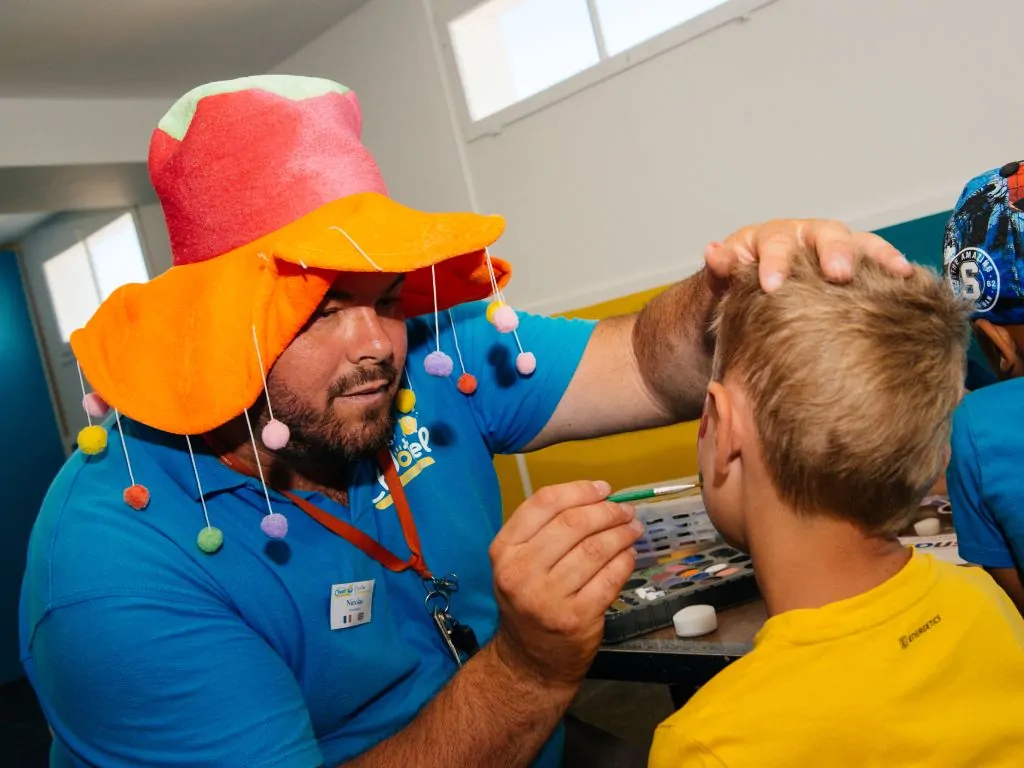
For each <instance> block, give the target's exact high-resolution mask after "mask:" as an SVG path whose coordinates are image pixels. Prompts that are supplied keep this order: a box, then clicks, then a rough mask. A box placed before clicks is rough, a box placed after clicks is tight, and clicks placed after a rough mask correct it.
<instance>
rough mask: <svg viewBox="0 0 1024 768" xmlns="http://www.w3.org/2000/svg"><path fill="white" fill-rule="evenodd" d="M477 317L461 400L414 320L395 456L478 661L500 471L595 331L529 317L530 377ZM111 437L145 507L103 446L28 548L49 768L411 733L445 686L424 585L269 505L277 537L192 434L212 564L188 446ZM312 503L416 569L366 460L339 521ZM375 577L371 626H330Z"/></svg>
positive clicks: (27, 614) (323, 747) (551, 756)
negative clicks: (213, 537) (497, 465)
mask: <svg viewBox="0 0 1024 768" xmlns="http://www.w3.org/2000/svg"><path fill="white" fill-rule="evenodd" d="M483 314H484V306H483V305H482V304H472V305H467V306H464V307H460V308H458V309H456V310H454V311H453V315H454V317H455V323H456V326H457V328H458V342H459V345H460V348H461V351H462V356H463V359H464V360H465V362H466V367H467V369H468V370H469V371H470V372H471V373H473V374H475V375H476V377H477V379H478V381H479V390H478V391H477V393H476V394H475V395H473V396H472V397H466V396H465V395H462V394H461V393H459V392H458V391H457V390H456V388H455V379H456V376H457V373H458V371H459V363H458V358H457V356H456V354H455V340H454V339H453V337H452V331H451V324H450V323H444V324H442V332H441V347H442V349H444V350H446V351H448V353H449V354H450V355H451V356H452V358H453V359H454V360H455V365H456V374H455V375H453V376H452V377H451V378H450V379H437V378H434V377H431V376H428V375H427V374H426V373H425V371H424V368H423V360H424V357H425V356H426V354H428V353H429V352H430V351H432V350H433V349H434V344H435V340H434V336H433V330H434V329H433V318H432V317H431V318H429V319H421V318H418V319H414V320H410V321H409V323H408V331H409V348H410V351H409V362H408V365H407V369H408V373H409V376H410V379H411V385H412V389H413V391H414V392H415V394H416V406H415V408H414V410H413V411H412V412H411V413H409V414H407V415H406V416H405V417H404V418H403V419H402V420H400V421H399V423H398V424H397V425H396V429H395V436H394V442H393V444H392V446H391V449H392V454H393V455H394V457H395V460H396V461H397V463H398V465H399V467H400V473H401V475H402V479H403V482H404V483H405V489H406V494H407V496H408V499H409V504H410V507H411V509H412V512H413V516H414V518H415V521H416V525H417V528H418V530H419V534H420V538H421V543H422V549H423V554H424V556H425V558H426V561H427V564H428V566H429V568H430V569H431V570H432V571H433V573H434V574H435V575H444V574H448V573H456V574H458V576H459V580H460V587H459V590H458V592H457V593H456V594H455V595H454V596H453V599H452V613H453V615H455V616H456V618H458V620H459V621H460V622H462V623H465V624H469V625H470V626H471V627H472V628H473V629H474V630H475V631H476V634H477V636H478V638H479V640H480V642H481V644H483V643H486V642H487V641H488V640H489V639H490V638H491V637H492V635H493V633H494V631H495V629H496V625H497V608H496V605H495V600H494V595H493V586H492V578H491V567H490V561H489V558H488V545H489V543H490V541H491V540H492V538H493V537H494V535H495V533H496V532H497V531H498V529H499V527H500V526H501V522H502V509H501V497H500V494H499V488H498V482H497V478H496V476H495V473H494V468H493V464H492V458H493V455H494V454H495V453H514V452H516V451H519V450H520V449H521V448H523V446H525V445H526V444H527V443H529V442H530V440H532V439H533V438H534V437H535V436H536V435H537V434H538V433H539V432H540V430H541V429H542V428H543V427H544V425H545V424H546V423H547V422H548V420H549V418H550V417H551V415H552V413H553V412H554V410H555V407H556V406H557V404H558V402H559V400H560V399H561V396H562V394H563V393H564V391H565V389H566V387H567V386H568V384H569V381H570V379H571V378H572V376H573V374H574V372H575V370H576V368H577V365H578V363H579V361H580V358H581V356H582V354H583V350H584V347H585V346H586V344H587V342H588V340H589V338H590V334H591V331H592V328H593V324H592V323H590V322H584V321H569V320H553V319H550V318H541V317H531V316H527V315H524V314H521V315H520V318H521V325H520V328H519V335H520V338H521V340H522V342H523V345H524V346H525V347H526V348H527V349H529V350H531V351H533V352H535V353H536V355H537V359H538V366H537V371H536V373H535V374H534V375H533V376H532V377H530V378H522V377H520V376H519V375H518V373H517V372H516V370H515V356H516V353H517V352H518V350H517V349H516V347H515V342H514V340H513V339H512V337H511V336H506V335H501V334H499V333H498V332H497V331H496V330H495V329H494V327H493V326H491V325H490V324H489V323H487V322H486V320H485V319H484V317H483ZM442 317H446V316H444V315H442ZM122 423H123V424H124V433H125V440H126V441H127V446H128V454H129V456H130V458H131V461H132V468H133V470H134V472H135V477H136V479H137V481H138V482H139V483H142V484H144V485H146V486H147V487H148V488H149V490H150V492H151V498H152V500H151V502H150V505H149V507H148V508H147V509H146V510H145V511H143V512H135V511H133V510H132V509H130V508H128V507H127V506H126V505H125V504H124V503H123V502H122V500H121V493H122V491H123V489H124V488H125V487H126V486H127V485H128V474H127V468H126V465H125V457H124V454H123V452H122V449H121V443H120V439H119V438H118V436H117V432H116V431H111V435H110V445H109V448H108V450H107V451H106V452H105V453H104V454H103V455H101V456H97V457H87V456H84V455H82V454H80V453H78V454H75V455H74V456H73V457H72V458H71V459H70V460H69V461H68V463H67V464H66V465H65V467H64V468H63V470H62V471H61V472H60V474H59V475H58V477H57V479H56V480H55V481H54V483H53V485H52V487H51V489H50V492H49V494H48V495H47V497H46V499H45V501H44V503H43V507H42V510H41V511H40V514H39V518H38V520H37V521H36V524H35V528H34V530H33V533H32V538H31V542H30V545H29V554H28V566H27V570H26V574H25V580H24V584H23V589H22V602H21V622H20V625H21V626H20V630H21V631H20V634H21V653H22V660H23V663H24V666H25V669H26V671H27V673H28V676H29V679H30V680H31V682H32V685H33V687H34V688H35V690H36V692H37V694H38V696H39V699H40V703H41V705H42V708H43V710H44V712H45V715H46V717H47V719H48V720H49V722H50V725H51V727H52V728H53V730H54V731H55V733H56V740H55V743H54V746H53V753H52V761H51V765H53V766H58V768H64V767H65V766H103V768H114V767H115V766H116V767H118V768H120V767H121V766H124V767H125V768H128V767H129V766H130V767H131V768H138V766H143V765H144V766H155V767H159V766H189V768H197V767H198V766H233V765H237V766H246V768H258V767H259V766H267V767H268V768H269V767H271V766H272V767H273V768H281V767H282V766H294V767H295V768H305V767H306V766H308V767H309V768H313V767H314V766H320V765H327V766H334V765H337V764H339V763H342V762H344V761H346V760H348V759H350V758H352V757H354V756H356V755H358V754H360V753H362V752H364V751H366V750H367V749H369V748H370V747H372V746H373V745H375V744H377V743H378V742H380V741H382V740H384V739H386V738H388V737H389V736H391V735H393V734H394V733H396V732H398V731H399V730H401V729H402V728H403V727H404V726H405V725H406V724H407V723H409V722H410V721H411V720H412V719H413V718H414V717H415V715H416V713H417V712H418V711H419V710H420V709H421V708H422V707H423V706H424V705H425V704H426V703H427V702H429V701H430V699H431V698H432V697H433V696H434V695H435V694H437V693H438V691H439V690H440V689H441V688H442V687H443V686H444V685H445V683H446V682H447V681H448V680H449V679H450V678H451V677H452V676H453V675H454V674H455V672H456V666H455V662H454V661H453V660H452V658H451V656H450V655H449V653H448V651H447V650H446V649H445V647H444V645H443V642H442V640H441V638H440V636H439V634H438V632H437V629H436V627H435V626H434V624H433V622H432V620H431V618H430V617H429V616H428V614H427V612H426V610H425V609H424V605H423V600H424V596H425V591H424V586H423V583H422V581H421V580H420V579H419V577H417V576H416V575H415V574H414V573H412V572H411V571H408V572H405V573H397V574H396V573H392V572H391V571H389V570H387V569H385V568H383V567H382V566H381V565H379V564H378V563H377V562H375V561H374V560H372V559H370V558H369V557H367V556H366V555H364V554H363V553H362V552H360V551H359V550H358V549H356V548H355V547H353V546H352V545H350V544H349V543H348V542H346V541H344V540H343V539H341V538H339V537H338V536H336V535H334V534H332V533H330V532H328V531H327V530H326V529H324V528H323V527H322V526H321V525H320V524H318V523H316V522H315V521H314V520H312V519H311V518H309V517H307V516H306V515H305V514H304V513H303V512H302V511H300V510H299V509H298V508H296V507H295V506H293V505H291V504H290V503H289V502H288V501H287V500H286V499H285V498H284V497H283V496H281V495H279V494H277V493H272V496H271V499H272V502H273V505H274V508H275V511H277V512H281V513H283V514H285V515H286V516H287V518H288V522H289V531H288V536H287V538H286V539H284V540H283V541H272V540H270V539H268V538H267V537H266V536H265V535H264V534H263V533H262V532H261V530H260V527H259V524H260V520H261V519H262V517H263V516H264V515H265V514H266V503H265V501H264V498H263V491H262V489H261V487H260V485H259V483H258V482H256V481H254V480H252V479H250V478H247V477H243V476H241V475H239V474H236V473H234V472H232V471H231V470H229V469H227V468H226V467H225V466H224V465H223V464H221V462H220V461H218V460H217V458H216V457H214V456H213V455H210V454H209V453H207V452H206V449H205V446H204V443H203V441H202V440H201V439H193V441H192V444H193V448H194V449H195V450H196V452H197V453H196V457H195V459H196V466H197V470H198V474H199V478H200V480H201V481H202V487H203V495H204V498H205V500H206V505H207V509H208V511H209V515H210V520H211V522H212V524H213V525H215V526H217V527H219V528H220V529H221V530H222V531H223V532H224V546H223V548H222V549H221V551H220V552H218V553H217V554H215V555H212V556H210V555H205V554H203V553H202V552H200V551H199V549H198V548H197V547H196V535H197V534H198V533H199V531H200V529H201V528H203V527H204V526H205V521H204V518H203V511H202V508H201V506H200V494H199V491H198V489H197V486H196V480H195V477H194V475H193V469H192V464H191V462H190V459H189V454H188V452H187V450H186V445H185V440H184V438H182V437H180V436H175V435H169V434H166V433H162V432H157V431H155V430H152V429H149V428H148V427H145V426H143V425H141V424H138V423H135V422H131V421H128V420H122ZM111 427H112V430H113V426H112V425H111ZM305 495H306V497H307V498H308V499H309V500H310V501H312V502H313V503H314V504H316V505H318V506H320V507H321V508H322V509H324V510H326V511H328V512H329V513H331V514H333V515H336V516H337V517H339V518H342V519H344V520H347V521H349V522H351V523H352V524H354V525H355V526H356V527H358V528H359V529H361V530H362V531H364V532H366V533H367V534H369V535H370V536H372V537H373V538H375V539H377V540H378V541H380V542H381V543H382V544H384V546H386V547H387V548H388V549H390V550H391V551H393V552H395V553H396V554H399V555H402V556H404V554H405V553H407V552H408V549H407V548H406V546H405V540H404V537H403V536H402V532H401V529H400V528H399V524H398V519H397V516H396V515H395V511H394V506H393V504H392V502H391V498H390V495H389V494H388V492H387V488H386V486H385V484H384V483H383V481H382V480H381V479H380V478H379V477H378V472H377V468H376V463H375V462H374V461H372V460H368V461H366V462H364V463H362V464H361V465H359V466H358V467H357V468H356V471H355V479H354V482H353V484H352V486H351V488H350V495H349V506H348V507H342V506H340V505H338V504H337V503H335V502H333V501H331V500H330V499H327V498H325V497H323V496H321V495H318V494H305ZM368 581H373V593H372V603H371V605H370V606H368V612H369V613H370V620H369V621H368V622H366V623H361V624H356V625H353V626H342V627H341V628H338V629H332V628H331V595H332V593H333V591H334V587H335V586H336V585H353V584H356V583H359V582H368ZM360 618H365V617H360ZM561 749H562V738H561V731H560V730H559V731H556V733H555V735H554V736H553V737H552V739H551V741H549V743H548V744H547V745H546V747H545V748H544V751H543V752H542V754H541V755H540V757H539V758H538V761H537V765H540V766H545V767H550V768H554V767H555V766H558V765H559V764H560V761H561Z"/></svg>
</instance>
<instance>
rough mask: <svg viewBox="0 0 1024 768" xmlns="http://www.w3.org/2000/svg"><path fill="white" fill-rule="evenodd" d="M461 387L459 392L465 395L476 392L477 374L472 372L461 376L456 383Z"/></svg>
mask: <svg viewBox="0 0 1024 768" xmlns="http://www.w3.org/2000/svg"><path fill="white" fill-rule="evenodd" d="M455 386H456V387H458V388H459V392H461V393H462V394H464V395H472V394H473V393H474V392H476V376H474V375H473V374H471V373H464V374H462V375H461V376H459V381H458V383H457V384H456V385H455Z"/></svg>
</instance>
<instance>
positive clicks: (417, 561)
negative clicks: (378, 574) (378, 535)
mask: <svg viewBox="0 0 1024 768" xmlns="http://www.w3.org/2000/svg"><path fill="white" fill-rule="evenodd" d="M218 453H219V454H220V458H221V461H223V462H224V463H225V464H227V465H228V466H229V467H230V468H231V469H233V470H235V471H236V472H238V473H240V474H243V475H247V476H250V477H251V476H252V473H251V472H249V471H248V468H247V467H245V466H244V465H243V464H242V463H241V462H240V461H238V460H237V459H235V458H234V457H233V456H231V455H230V454H227V453H224V452H220V451H218ZM377 463H378V464H379V465H380V469H381V472H383V473H384V482H385V483H386V484H387V487H388V491H389V492H390V493H391V500H392V502H393V503H394V505H395V510H396V511H397V512H398V522H399V525H401V527H402V534H403V536H404V537H405V544H406V546H407V547H409V559H408V560H402V559H401V558H400V557H398V555H396V554H395V553H394V552H391V551H390V550H388V549H387V548H386V547H384V546H383V545H382V544H381V543H380V542H379V541H376V540H375V539H373V538H372V537H370V536H368V535H367V534H365V533H363V532H362V531H360V530H359V529H358V528H356V527H355V526H354V525H352V524H351V523H347V522H345V521H344V520H340V519H339V518H337V517H335V516H334V515H331V514H328V513H327V512H325V511H324V510H322V509H320V507H318V506H316V505H315V504H312V503H311V502H309V501H307V500H306V499H303V498H302V497H301V496H296V495H295V494H294V493H291V492H289V491H280V493H281V494H282V495H283V496H285V497H286V498H287V499H288V500H289V501H291V502H292V503H293V504H294V505H295V506H297V507H298V508H299V509H301V510H302V511H303V512H305V513H306V514H307V515H309V516H310V517H311V518H313V519H314V520H316V521H317V522H318V523H320V525H322V526H323V527H324V528H326V529H327V530H329V531H330V532H331V533H333V534H335V535H336V536H340V537H341V538H342V539H344V540H345V541H347V542H348V543H349V544H351V545H352V546H354V547H355V548H356V549H358V550H359V551H361V552H362V553H363V554H365V555H366V556H367V557H369V558H371V559H373V560H376V561H377V562H378V563H380V564H381V565H383V566H384V567H385V568H387V569H388V570H389V571H393V572H395V573H402V572H403V571H408V570H413V571H415V572H416V573H417V575H419V577H420V578H421V579H423V583H424V585H425V586H426V589H427V596H426V599H425V600H424V605H425V606H426V609H427V613H429V614H430V615H431V617H432V618H433V620H434V623H435V624H436V625H437V628H438V631H439V632H440V634H441V638H442V640H444V643H445V645H446V646H447V648H448V650H449V652H450V653H451V655H452V658H454V659H455V663H456V664H457V665H458V666H460V667H461V666H462V664H463V654H465V656H466V657H467V658H468V657H470V656H472V655H473V654H474V653H476V651H477V649H478V648H479V645H478V644H477V640H476V635H475V634H474V633H473V630H472V629H471V628H470V627H469V626H467V625H465V624H460V623H459V622H458V621H456V619H455V617H453V616H452V615H451V613H450V612H449V604H450V600H451V594H452V592H454V591H456V590H457V589H458V588H459V579H458V576H456V575H455V574H451V575H449V576H444V577H441V578H435V577H434V576H433V575H432V574H431V573H430V569H428V568H427V563H426V561H425V560H424V559H423V552H422V550H421V548H420V536H419V532H418V531H417V530H416V522H415V521H414V520H413V518H412V510H411V509H410V508H409V499H408V498H407V497H406V495H405V488H404V487H403V486H402V481H401V480H400V479H399V477H398V470H397V469H395V462H394V461H393V460H392V459H391V454H390V453H389V452H388V450H387V449H386V448H385V449H384V450H382V451H381V452H380V453H379V454H377Z"/></svg>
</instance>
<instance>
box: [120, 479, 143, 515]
mask: <svg viewBox="0 0 1024 768" xmlns="http://www.w3.org/2000/svg"><path fill="white" fill-rule="evenodd" d="M123 498H124V503H125V504H127V505H128V506H129V507H131V508H132V509H134V510H135V511H136V512H141V511H142V510H144V509H145V508H146V507H148V506H149V489H148V488H147V487H146V486H144V485H139V484H138V483H136V484H135V485H129V486H128V487H127V488H125V489H124V496H123Z"/></svg>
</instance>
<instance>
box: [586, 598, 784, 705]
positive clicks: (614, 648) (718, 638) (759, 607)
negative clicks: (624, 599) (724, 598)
mask: <svg viewBox="0 0 1024 768" xmlns="http://www.w3.org/2000/svg"><path fill="white" fill-rule="evenodd" d="M766 619H767V614H766V612H765V606H764V601H763V600H755V601H752V602H749V603H743V604H742V605H738V606H735V607H733V608H727V609H725V610H723V611H719V612H718V629H717V630H716V631H714V632H712V633H711V634H710V635H704V636H702V637H694V638H681V637H676V633H675V630H674V629H673V628H672V627H666V628H665V629H659V630H656V631H654V632H650V633H648V634H646V635H641V636H640V637H636V638H633V639H632V640H627V641H625V642H623V643H617V644H616V645H603V646H601V648H600V650H598V652H597V658H595V659H594V663H593V665H592V666H591V668H590V673H589V675H588V676H589V677H592V678H595V679H599V680H622V681H629V682H638V683H661V684H664V685H668V686H669V690H670V691H671V693H672V701H673V703H674V704H675V706H676V707H681V706H682V705H683V704H685V703H686V701H687V700H688V699H689V698H690V697H691V696H692V695H693V694H694V693H695V692H696V691H697V690H698V689H699V688H700V687H701V686H702V685H704V684H705V683H707V682H708V681H709V680H710V679H711V678H712V677H714V676H715V675H716V674H718V673H719V672H721V671H722V670H723V669H725V668H726V667H727V666H728V665H729V664H731V663H732V662H734V661H736V660H737V659H739V658H740V657H742V656H744V655H746V654H747V653H749V652H750V651H751V650H752V649H753V647H754V635H756V634H757V632H758V630H760V629H761V626H762V625H763V624H764V622H765V620H766Z"/></svg>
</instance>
